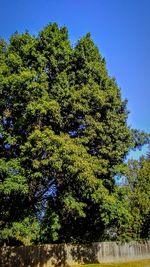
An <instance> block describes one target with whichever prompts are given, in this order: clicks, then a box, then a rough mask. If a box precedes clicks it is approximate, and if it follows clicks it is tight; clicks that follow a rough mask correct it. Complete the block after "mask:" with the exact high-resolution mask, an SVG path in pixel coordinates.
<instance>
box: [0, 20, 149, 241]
mask: <svg viewBox="0 0 150 267" xmlns="http://www.w3.org/2000/svg"><path fill="white" fill-rule="evenodd" d="M127 115H128V112H127V110H126V101H122V98H121V92H120V89H119V88H118V86H117V83H116V81H115V79H112V78H111V77H109V75H108V73H107V70H106V64H105V59H103V58H102V57H101V55H100V54H99V51H98V48H97V47H96V46H95V45H94V43H93V41H92V39H91V37H90V34H87V35H86V36H84V37H83V38H81V39H80V40H79V41H78V43H77V45H76V46H75V47H74V48H72V47H71V45H70V42H69V39H68V32H67V29H66V27H62V28H59V27H58V25H57V24H56V23H54V24H50V25H48V26H46V27H45V28H44V29H43V30H42V31H41V32H40V33H39V35H38V36H37V37H34V36H31V35H30V34H29V33H28V32H26V33H24V34H18V33H15V34H14V35H12V37H11V38H10V42H9V43H8V44H7V43H5V42H4V41H3V40H1V41H0V183H1V184H0V196H1V198H0V206H1V211H0V212H1V219H0V229H1V235H0V238H1V242H4V241H6V242H7V243H8V244H11V243H12V242H16V244H17V242H21V243H23V244H30V243H32V242H80V241H82V242H90V241H98V240H103V239H107V238H109V239H125V238H126V239H127V237H128V236H130V237H131V236H133V235H131V234H129V235H128V234H127V235H126V236H124V233H125V232H129V230H130V228H131V227H130V226H131V224H132V221H133V218H135V216H134V215H133V214H131V212H130V205H129V201H128V198H127V197H126V193H127V192H126V193H125V192H124V193H123V192H122V191H121V189H117V188H116V185H115V178H114V177H115V175H116V174H117V173H118V172H122V170H123V168H124V166H123V161H124V158H125V156H126V154H127V153H128V151H129V149H130V148H131V147H136V146H137V145H140V144H143V143H145V142H146V141H145V140H146V138H147V135H144V134H143V133H139V132H137V131H132V130H131V129H130V128H129V127H128V126H127ZM143 171H144V170H143ZM145 175H146V171H145ZM117 190H118V191H117ZM121 192H122V193H121ZM140 194H142V193H140ZM143 198H144V196H143ZM147 201H148V200H147ZM140 205H141V209H145V213H146V214H147V211H146V205H145V207H143V206H142V203H141V204H140ZM14 207H15V209H14ZM135 214H137V213H136V212H135ZM25 225H26V226H27V227H26V226H25ZM112 227H114V229H115V236H113V237H112V235H111V234H109V233H110V232H111V228H112ZM12 240H13V241H12Z"/></svg>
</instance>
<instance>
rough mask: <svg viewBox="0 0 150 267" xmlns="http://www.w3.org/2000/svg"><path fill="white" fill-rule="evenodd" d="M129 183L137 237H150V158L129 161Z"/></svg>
mask: <svg viewBox="0 0 150 267" xmlns="http://www.w3.org/2000/svg"><path fill="white" fill-rule="evenodd" d="M127 179H128V185H129V188H130V191H129V194H128V196H129V199H130V206H131V214H132V216H133V218H134V228H135V227H136V229H134V234H135V235H136V238H149V237H150V205H149V203H150V159H149V157H147V158H145V157H141V158H140V160H139V161H137V160H131V161H129V162H128V175H127Z"/></svg>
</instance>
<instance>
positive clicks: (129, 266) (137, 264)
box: [80, 259, 150, 267]
mask: <svg viewBox="0 0 150 267" xmlns="http://www.w3.org/2000/svg"><path fill="white" fill-rule="evenodd" d="M83 266H84V267H150V259H149V260H140V261H130V262H121V263H101V264H85V265H82V267H83ZM80 267H81V266H80Z"/></svg>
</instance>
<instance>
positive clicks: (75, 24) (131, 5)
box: [0, 0, 150, 132]
mask: <svg viewBox="0 0 150 267" xmlns="http://www.w3.org/2000/svg"><path fill="white" fill-rule="evenodd" d="M149 12H150V0H14V1H12V0H0V37H1V38H4V39H8V38H9V37H10V36H11V34H12V33H14V32H15V31H16V30H17V31H18V32H19V33H21V32H24V31H25V30H26V29H27V30H29V32H30V33H31V34H37V33H38V32H39V31H40V30H41V29H42V28H43V27H44V26H45V25H47V24H48V23H49V22H57V23H58V24H59V25H60V26H63V25H66V26H67V27H68V29H69V36H70V39H71V41H72V43H76V41H77V40H78V39H79V38H80V37H82V36H83V35H84V34H86V33H87V32H91V35H92V38H93V39H94V41H95V43H96V45H97V46H98V47H99V50H100V53H101V54H102V55H103V56H104V57H105V58H106V62H107V69H108V71H109V74H110V75H111V76H115V77H116V79H117V82H118V85H119V87H120V88H121V90H122V95H123V98H127V99H128V109H129V111H130V115H129V120H128V123H129V125H131V126H132V127H134V128H138V129H141V130H145V131H147V132H150V118H149V116H150V15H149Z"/></svg>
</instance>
